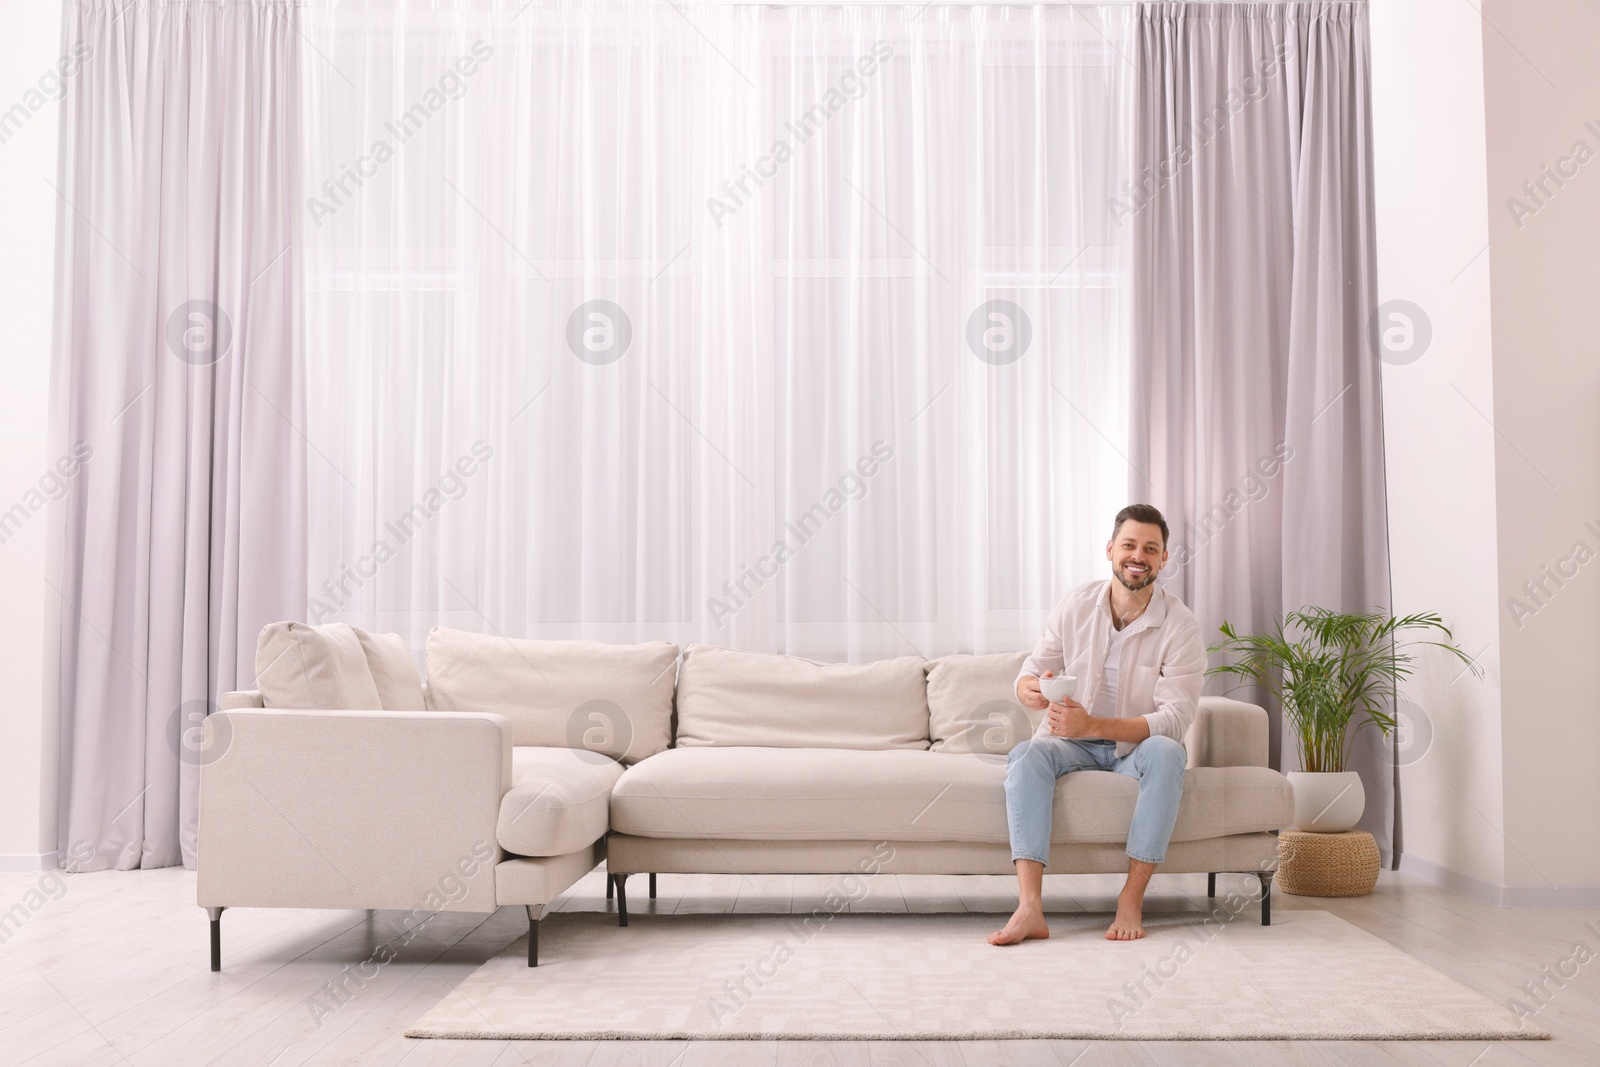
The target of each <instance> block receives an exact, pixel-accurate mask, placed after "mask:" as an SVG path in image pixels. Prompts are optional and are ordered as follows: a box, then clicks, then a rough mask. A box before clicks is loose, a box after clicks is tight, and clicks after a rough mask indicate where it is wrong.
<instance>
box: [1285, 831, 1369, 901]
mask: <svg viewBox="0 0 1600 1067" xmlns="http://www.w3.org/2000/svg"><path fill="white" fill-rule="evenodd" d="M1378 866H1379V859H1378V843H1377V842H1376V841H1374V840H1373V839H1372V835H1371V834H1369V833H1367V832H1366V831H1365V830H1346V831H1345V832H1344V833H1342V834H1315V833H1311V832H1310V831H1308V830H1284V831H1283V832H1282V833H1280V834H1279V835H1278V885H1279V886H1280V887H1282V889H1283V891H1284V892H1285V893H1293V894H1294V895H1295V896H1298V897H1359V896H1361V895H1362V894H1363V893H1370V892H1372V887H1373V886H1375V885H1377V884H1378Z"/></svg>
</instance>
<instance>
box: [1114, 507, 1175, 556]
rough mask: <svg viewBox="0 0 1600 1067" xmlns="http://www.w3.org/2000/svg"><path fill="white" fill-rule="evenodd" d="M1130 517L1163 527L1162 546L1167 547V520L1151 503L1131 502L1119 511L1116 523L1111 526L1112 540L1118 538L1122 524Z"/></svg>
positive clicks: (1136, 520) (1135, 520)
mask: <svg viewBox="0 0 1600 1067" xmlns="http://www.w3.org/2000/svg"><path fill="white" fill-rule="evenodd" d="M1130 519H1131V520H1133V521H1134V522H1147V523H1150V524H1151V525H1152V526H1159V527H1161V547H1162V548H1166V547H1167V520H1166V519H1165V518H1164V517H1163V516H1162V514H1161V512H1160V511H1158V510H1157V509H1156V508H1155V507H1154V505H1151V504H1129V505H1128V506H1127V507H1125V508H1123V509H1122V510H1121V511H1119V512H1117V521H1116V524H1115V525H1113V526H1112V527H1111V540H1113V541H1115V540H1116V539H1117V534H1119V533H1121V532H1122V524H1123V523H1125V522H1127V521H1128V520H1130Z"/></svg>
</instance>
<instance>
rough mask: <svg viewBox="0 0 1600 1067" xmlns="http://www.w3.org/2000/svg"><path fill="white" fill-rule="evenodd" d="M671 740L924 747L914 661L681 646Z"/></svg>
mask: <svg viewBox="0 0 1600 1067" xmlns="http://www.w3.org/2000/svg"><path fill="white" fill-rule="evenodd" d="M677 743H678V745H680V746H682V747H685V748H689V747H694V746H697V745H723V746H727V745H754V746H763V747H772V748H862V749H885V748H908V749H925V748H927V747H928V701H927V684H926V679H925V676H924V674H923V661H922V659H921V658H920V657H918V656H904V657H901V658H899V659H886V660H879V661H878V662H877V663H817V662H815V661H813V660H808V659H799V658H797V657H795V656H775V655H767V654H764V653H759V652H735V651H733V650H732V649H727V648H714V647H712V646H710V645H690V646H689V648H688V649H687V650H686V651H685V652H684V654H683V663H682V665H681V666H680V667H679V670H678V737H677Z"/></svg>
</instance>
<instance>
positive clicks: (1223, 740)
mask: <svg viewBox="0 0 1600 1067" xmlns="http://www.w3.org/2000/svg"><path fill="white" fill-rule="evenodd" d="M1184 745H1185V746H1186V747H1187V748H1188V749H1189V766H1191V767H1265V766H1267V765H1268V763H1267V756H1268V753H1267V712H1266V709H1265V708H1262V707H1260V706H1259V705H1256V704H1246V703H1245V702H1244V701H1242V700H1230V699H1229V698H1228V697H1201V698H1200V708H1199V712H1198V713H1197V714H1196V715H1195V717H1194V724H1193V725H1191V726H1190V727H1189V733H1188V735H1187V736H1186V737H1185V738H1184Z"/></svg>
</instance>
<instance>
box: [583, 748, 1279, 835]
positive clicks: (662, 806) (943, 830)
mask: <svg viewBox="0 0 1600 1067" xmlns="http://www.w3.org/2000/svg"><path fill="white" fill-rule="evenodd" d="M1005 776H1006V765H1005V760H1004V759H1003V758H996V757H991V756H980V755H971V754H967V753H947V752H930V751H897V750H888V751H876V752H874V751H860V750H849V749H817V748H675V749H669V750H668V751H666V752H663V753H661V754H659V755H656V756H652V757H650V758H649V759H647V760H645V761H643V762H641V763H638V764H636V765H634V766H633V767H630V768H628V769H627V770H626V771H625V772H624V773H623V774H622V777H621V778H620V779H619V780H618V781H617V785H616V788H615V789H614V790H613V791H612V798H611V827H612V829H614V830H617V831H618V832H620V833H625V834H632V835H634V836H638V837H689V838H723V839H749V838H755V839H761V840H791V841H828V840H837V839H850V840H860V839H862V838H879V839H883V840H890V841H990V842H1006V841H1009V840H1010V834H1009V831H1008V825H1007V821H1006V797H1005ZM1138 794H1139V785H1138V783H1137V782H1136V781H1134V780H1133V779H1132V778H1129V777H1127V776H1126V775H1121V774H1114V773H1112V772H1110V771H1075V772H1073V773H1071V774H1068V775H1065V776H1063V777H1062V778H1060V779H1058V780H1057V781H1056V797H1055V813H1054V818H1053V820H1052V823H1051V835H1050V839H1051V840H1052V841H1054V842H1058V843H1072V842H1115V843H1121V842H1123V841H1125V840H1126V839H1127V834H1128V824H1129V822H1130V820H1131V819H1132V817H1133V805H1134V801H1135V800H1136V799H1137V798H1138ZM1293 817H1294V794H1293V791H1292V790H1291V789H1290V787H1289V782H1288V779H1286V778H1284V777H1283V775H1281V774H1279V773H1278V772H1277V771H1274V770H1270V769H1268V768H1266V767H1199V768H1191V769H1190V770H1188V771H1186V772H1185V776H1184V795H1183V804H1182V806H1181V807H1180V808H1179V811H1178V825H1177V827H1176V828H1175V829H1174V831H1173V835H1172V839H1173V840H1174V841H1197V840H1204V839H1206V838H1211V837H1220V836H1224V835H1227V834H1242V833H1252V832H1256V831H1261V830H1276V829H1279V828H1281V827H1284V826H1287V825H1289V823H1290V822H1291V821H1292V820H1293Z"/></svg>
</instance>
